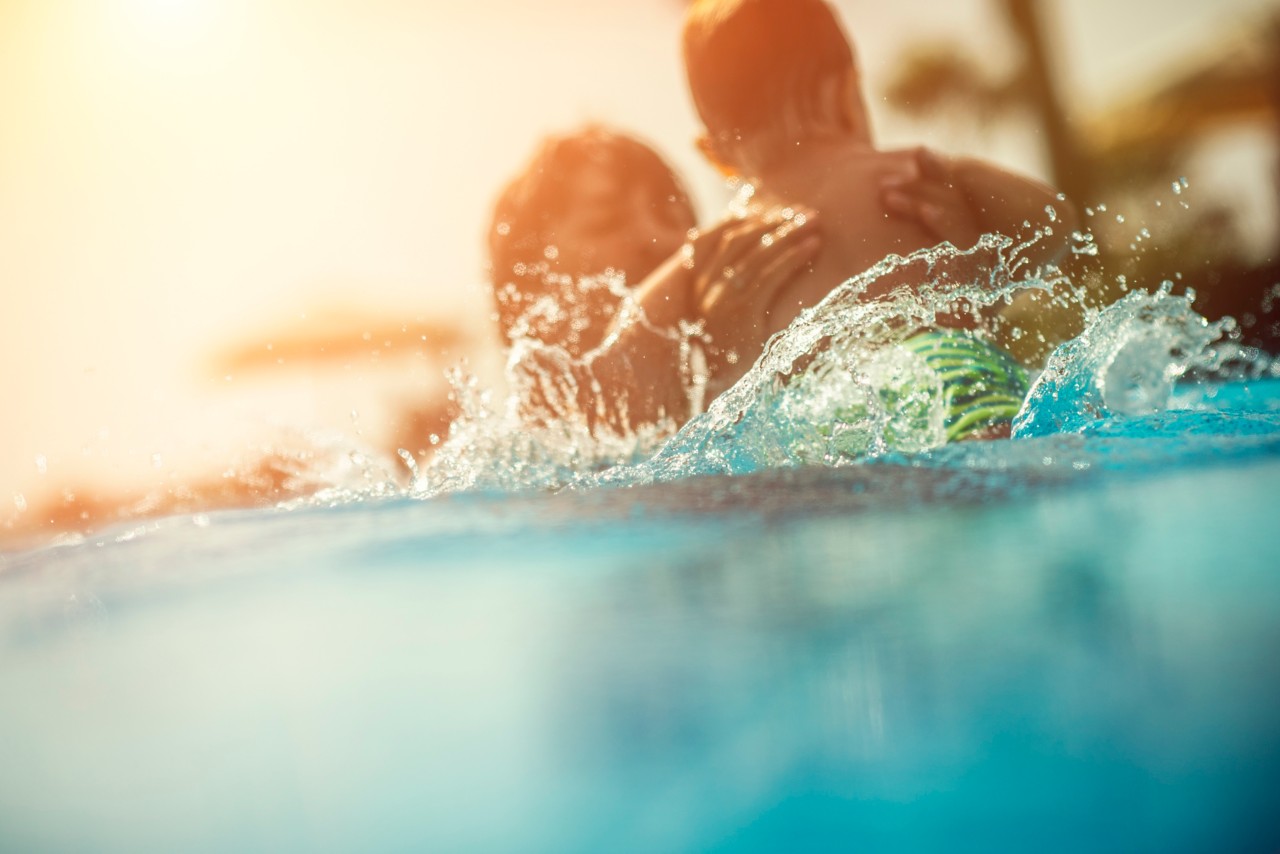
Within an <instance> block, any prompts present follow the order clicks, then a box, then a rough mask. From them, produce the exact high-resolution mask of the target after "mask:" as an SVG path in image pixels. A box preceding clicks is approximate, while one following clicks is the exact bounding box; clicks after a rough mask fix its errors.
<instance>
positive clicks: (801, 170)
mask: <svg viewBox="0 0 1280 854" xmlns="http://www.w3.org/2000/svg"><path fill="white" fill-rule="evenodd" d="M875 150H876V149H875V146H874V145H873V144H872V141H871V140H870V139H868V138H867V137H865V136H859V135H853V134H845V135H841V136H832V137H819V138H813V139H807V140H803V141H797V142H795V143H792V144H790V145H788V146H787V148H786V149H785V150H783V151H781V152H779V153H778V155H777V156H775V157H773V158H771V159H769V160H767V161H764V162H763V163H762V164H761V165H760V166H758V167H757V168H756V169H755V170H754V172H755V175H754V177H753V178H752V179H751V183H752V184H754V185H755V187H756V188H757V189H758V190H760V191H762V192H764V193H767V194H768V195H771V196H778V197H781V198H795V199H803V198H805V197H807V196H808V195H810V193H812V192H813V191H814V190H817V189H819V188H820V187H821V186H823V185H825V184H826V183H827V182H828V180H829V178H828V167H829V166H830V165H831V164H832V163H834V162H837V161H845V160H847V159H848V158H850V157H858V156H862V155H867V154H872V153H874V152H875Z"/></svg>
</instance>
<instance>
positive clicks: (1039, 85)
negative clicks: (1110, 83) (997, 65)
mask: <svg viewBox="0 0 1280 854" xmlns="http://www.w3.org/2000/svg"><path fill="white" fill-rule="evenodd" d="M1043 2H1044V0H1000V3H1001V5H1002V6H1003V7H1004V12H1005V15H1006V16H1007V17H1008V19H1009V23H1010V25H1011V26H1012V28H1013V33H1014V35H1015V37H1016V38H1017V39H1018V41H1019V43H1020V44H1021V46H1022V49H1023V56H1024V71H1023V73H1024V74H1025V75H1026V77H1025V79H1024V81H1023V82H1024V84H1025V85H1026V87H1027V88H1026V92H1027V95H1028V103H1029V106H1030V107H1031V109H1032V110H1034V111H1035V114H1036V119H1037V121H1038V123H1039V126H1040V127H1041V128H1042V133H1044V135H1045V145H1046V148H1047V149H1048V152H1049V161H1050V168H1051V169H1052V170H1053V182H1054V184H1055V185H1056V186H1057V187H1058V189H1060V190H1062V192H1064V193H1066V194H1067V197H1068V198H1070V199H1071V200H1072V201H1073V202H1075V203H1076V204H1077V205H1087V204H1092V203H1094V202H1095V201H1096V198H1095V190H1096V188H1095V186H1094V183H1095V182H1094V180H1093V170H1092V168H1091V166H1090V163H1089V161H1088V158H1087V157H1086V156H1085V155H1084V153H1083V152H1082V151H1081V149H1080V145H1079V144H1078V143H1077V141H1076V136H1075V133H1074V131H1073V130H1072V128H1071V125H1070V124H1069V123H1068V122H1067V116H1066V111H1065V109H1064V108H1063V105H1062V98H1061V95H1060V94H1059V91H1058V87H1057V85H1056V83H1055V81H1054V75H1053V68H1052V57H1051V55H1050V51H1049V47H1048V45H1047V43H1046V39H1045V27H1044V20H1043V15H1044V12H1043Z"/></svg>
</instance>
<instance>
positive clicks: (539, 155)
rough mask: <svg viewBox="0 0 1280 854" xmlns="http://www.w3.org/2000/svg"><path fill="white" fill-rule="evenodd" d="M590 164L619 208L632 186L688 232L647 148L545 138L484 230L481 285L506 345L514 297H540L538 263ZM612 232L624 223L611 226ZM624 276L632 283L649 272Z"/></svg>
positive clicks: (684, 196) (586, 132) (595, 135)
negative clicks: (614, 189) (605, 176)
mask: <svg viewBox="0 0 1280 854" xmlns="http://www.w3.org/2000/svg"><path fill="white" fill-rule="evenodd" d="M592 165H593V166H599V167H602V168H604V169H605V170H606V171H607V172H609V173H610V174H611V175H614V176H616V177H617V180H618V185H619V201H618V204H619V206H620V207H621V206H622V205H623V204H624V202H623V201H622V199H623V198H624V197H625V195H626V192H625V191H626V189H627V188H629V187H640V188H642V189H643V190H644V193H645V198H647V199H648V200H649V204H651V205H652V206H653V207H654V209H655V210H656V211H658V212H659V215H660V216H666V217H671V218H672V219H673V220H678V221H679V225H680V226H682V227H683V228H686V229H687V228H692V227H693V224H694V216H693V205H692V203H691V202H690V201H689V195H688V193H686V192H685V190H684V187H683V186H681V184H680V181H679V179H678V178H677V177H676V175H675V173H674V172H672V171H671V167H669V166H668V165H667V164H666V163H665V162H664V161H663V159H662V158H661V157H659V156H658V154H657V153H656V152H655V151H654V150H653V149H651V148H650V147H649V146H647V145H645V144H644V143H642V142H640V141H639V140H636V139H633V138H631V137H629V136H627V135H625V134H621V133H617V132H614V131H611V130H608V129H606V128H603V127H600V126H597V125H590V126H587V127H585V128H583V129H581V130H579V131H575V132H573V133H569V134H565V135H563V136H553V137H549V138H547V139H546V140H545V141H544V142H543V143H542V145H541V146H540V147H539V148H538V150H537V152H536V153H535V154H534V156H533V158H532V160H530V162H529V164H528V165H527V166H526V167H525V169H524V171H522V172H521V173H520V174H519V175H517V176H516V177H515V178H514V179H512V181H511V183H509V184H507V186H506V187H505V188H503V190H502V193H501V194H500V195H499V196H498V201H497V204H496V205H495V206H494V210H493V218H492V221H491V223H490V226H489V235H488V237H489V279H490V282H491V284H492V287H493V295H494V301H495V303H496V308H497V310H498V322H499V327H500V328H501V331H502V335H503V338H504V339H506V341H507V342H508V343H510V342H511V335H512V330H513V327H514V324H515V322H516V320H517V318H518V317H519V315H520V312H521V311H522V307H523V306H522V299H521V297H520V294H521V293H523V292H524V291H526V290H533V291H541V290H543V288H542V286H541V278H540V276H539V273H538V266H539V262H540V261H541V260H542V258H543V250H544V249H545V248H546V246H547V244H548V242H549V239H550V237H551V235H552V234H553V233H554V232H555V231H556V227H557V225H558V224H559V223H560V222H561V221H562V220H563V217H564V216H565V214H566V213H567V211H568V207H569V205H571V204H573V202H574V186H575V185H574V180H573V179H574V176H575V175H577V174H578V173H579V172H580V171H581V170H582V169H584V168H585V167H587V166H592ZM618 227H620V228H626V227H628V224H627V223H625V222H623V223H619V226H618ZM598 272H604V271H603V270H600V271H598ZM626 272H627V275H628V277H629V278H630V279H631V280H633V281H636V282H638V281H640V280H641V279H643V278H644V277H645V276H646V275H648V274H649V272H651V271H649V270H627V271H626ZM511 289H514V297H513V295H512V294H511V293H509V292H510V291H511ZM504 294H507V296H505V297H504Z"/></svg>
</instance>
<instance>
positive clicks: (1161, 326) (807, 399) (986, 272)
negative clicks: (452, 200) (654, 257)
mask: <svg viewBox="0 0 1280 854" xmlns="http://www.w3.org/2000/svg"><path fill="white" fill-rule="evenodd" d="M1099 210H1105V209H1104V208H1103V207H1102V206H1099ZM1042 237H1043V235H1037V237H1035V238H1033V239H1032V240H1030V241H1028V242H1027V243H1024V244H1015V243H1014V241H1012V240H1010V239H1009V238H1006V237H1002V236H998V235H987V236H985V237H983V238H982V239H981V240H980V241H979V242H978V243H977V245H975V246H974V247H973V248H972V249H969V250H958V249H956V248H954V247H952V246H950V245H949V244H943V245H940V246H938V247H934V248H932V249H927V250H922V251H919V252H916V253H913V254H912V255H909V256H906V257H901V256H890V257H888V258H885V259H884V260H883V261H881V262H880V263H879V264H877V265H875V266H874V267H873V268H871V269H869V270H867V271H866V272H864V273H863V274H861V275H859V276H856V277H854V278H852V279H850V280H848V281H847V282H845V283H844V284H842V285H841V286H839V287H837V288H835V289H834V290H833V291H832V292H831V293H830V294H829V295H828V296H827V297H826V299H824V300H823V301H822V302H821V303H819V304H818V305H816V306H813V307H811V308H809V309H806V310H805V311H803V312H801V314H800V315H799V316H798V317H797V318H796V319H795V321H794V322H793V323H792V324H791V325H790V326H789V327H788V328H787V329H785V330H784V331H782V332H780V333H779V334H777V335H775V336H774V337H773V338H772V339H771V340H770V341H769V342H768V343H767V344H766V346H765V348H764V352H763V353H762V355H761V356H760V358H759V359H758V360H757V362H756V363H755V365H754V366H753V367H752V368H751V369H750V370H749V371H748V372H747V373H746V374H745V375H744V376H743V377H742V379H741V380H740V381H739V382H737V383H736V384H735V385H734V386H733V387H731V388H730V389H728V390H727V391H726V392H724V393H723V394H722V395H720V396H719V397H718V398H717V399H716V400H714V401H713V402H712V403H711V405H710V407H709V408H707V409H706V410H705V411H703V412H701V413H700V414H697V415H695V416H694V417H693V418H692V419H690V420H689V421H688V422H687V423H686V424H684V426H683V427H682V428H680V429H679V430H678V431H677V430H676V427H677V426H678V425H677V424H676V423H675V421H674V419H664V420H661V421H660V422H659V423H657V424H653V425H650V426H648V427H646V428H644V429H642V430H639V431H632V430H630V429H627V428H625V427H621V426H620V425H621V424H625V423H626V422H627V420H628V419H627V418H626V417H625V416H626V412H627V401H626V394H627V391H626V390H625V389H619V388H616V387H613V386H611V385H610V384H608V383H606V382H603V381H601V380H600V379H599V378H598V377H596V376H595V374H594V373H593V372H592V370H591V364H592V363H591V356H590V354H587V355H586V356H582V357H577V356H574V355H571V354H570V353H569V351H568V350H567V349H566V348H564V347H559V346H548V345H546V344H545V343H540V342H537V341H534V340H531V339H525V340H520V341H517V342H516V344H515V345H514V346H513V348H512V351H511V358H510V360H509V362H508V380H509V383H510V385H511V387H512V389H513V390H514V391H513V393H512V394H509V395H506V396H502V395H497V394H495V393H493V392H492V391H489V390H486V389H483V388H481V387H480V386H479V384H478V383H477V382H476V381H475V379H474V378H470V377H467V376H465V375H463V374H461V373H459V374H456V375H455V376H454V377H453V379H452V381H453V385H454V394H455V399H456V401H457V402H458V404H459V406H460V408H461V410H462V413H463V414H462V416H461V417H460V418H459V419H458V421H457V422H456V423H455V424H454V426H453V429H452V430H451V433H450V436H449V439H448V440H447V442H446V443H445V444H444V445H443V446H442V447H441V449H440V451H439V452H438V453H437V454H436V456H435V457H434V458H433V459H432V460H431V462H430V463H429V464H428V465H426V466H425V467H423V469H422V470H421V471H420V472H415V474H414V481H413V485H412V488H411V490H410V491H411V494H413V495H415V496H419V497H429V496H434V495H440V494H444V493H450V492H457V491H466V490H485V491H512V490H520V489H548V488H550V489H556V488H561V487H565V486H572V487H575V488H590V487H596V486H603V485H637V484H646V483H655V482H670V481H674V480H679V479H683V478H687V477H691V476H696V475H707V474H747V473H750V472H754V471H758V470H761V469H766V468H778V467H790V466H801V465H823V466H843V465H850V464H857V463H862V462H866V461H869V460H874V459H877V458H879V457H882V456H884V455H886V454H898V455H902V454H906V455H911V454H920V453H925V452H929V451H931V450H934V449H937V448H940V447H941V446H943V445H944V444H945V443H946V434H945V431H944V429H943V423H944V420H945V416H946V408H947V401H946V393H945V390H944V389H943V387H942V384H941V382H940V380H939V379H938V377H937V375H936V373H935V372H934V371H932V370H930V369H929V367H928V366H927V365H926V364H925V363H924V361H923V360H922V359H920V358H919V357H918V356H916V355H915V354H913V353H911V352H909V351H908V350H907V349H906V348H903V347H899V346H897V345H898V344H899V343H901V342H902V341H903V340H905V339H906V338H907V337H909V336H910V335H911V334H913V333H914V332H915V331H918V330H922V329H929V328H933V327H935V326H937V325H938V324H939V323H940V322H943V323H945V320H944V319H945V318H946V317H947V316H951V317H953V318H954V317H956V316H960V317H961V318H963V319H966V320H967V321H968V322H969V323H970V324H971V325H973V326H974V327H975V328H976V332H975V334H976V335H977V336H979V337H982V338H985V339H987V340H989V341H993V342H997V343H999V342H1000V341H1001V338H1000V335H1001V334H1002V333H1001V332H1000V328H999V323H998V322H997V321H995V320H994V319H993V318H994V317H995V315H996V314H997V313H998V312H999V310H1000V309H1001V308H1003V306H1004V305H1006V304H1009V303H1012V302H1013V301H1014V300H1015V298H1020V297H1022V296H1024V295H1025V294H1026V293H1027V292H1029V291H1042V292H1045V293H1046V294H1047V295H1048V296H1049V297H1050V298H1051V299H1052V300H1055V301H1057V302H1063V301H1065V302H1066V303H1070V304H1073V305H1083V304H1084V303H1085V296H1086V294H1085V291H1086V287H1085V286H1084V285H1083V284H1080V283H1076V282H1072V281H1070V280H1068V279H1067V278H1066V277H1064V276H1062V275H1061V274H1060V273H1058V272H1057V270H1056V269H1053V268H1049V270H1048V271H1047V272H1046V271H1041V270H1037V271H1029V270H1028V269H1027V267H1028V261H1027V258H1026V255H1027V253H1026V250H1027V249H1028V247H1029V246H1031V245H1033V244H1034V243H1035V242H1036V241H1037V240H1039V239H1041V238H1042ZM1071 247H1072V250H1073V252H1074V254H1077V255H1080V254H1084V255H1094V254H1095V253H1096V244H1095V243H1094V241H1093V240H1092V239H1091V235H1089V234H1088V233H1085V234H1077V235H1075V236H1074V239H1073V241H1072V244H1071ZM1120 281H1121V287H1122V288H1126V287H1127V283H1125V282H1123V280H1122V277H1121V279H1120ZM886 282H889V283H892V284H894V285H895V287H892V288H891V289H889V290H888V293H887V294H886V295H885V296H883V297H880V298H876V299H867V298H866V296H865V295H866V294H867V293H868V292H884V291H885V290H886V288H885V283H886ZM561 284H562V285H563V284H565V283H561ZM873 284H874V285H876V287H875V288H874V289H873V288H872V287H871V286H872V285H873ZM601 286H603V287H608V288H609V289H610V291H611V292H612V293H614V294H617V295H620V296H622V297H623V301H622V303H621V307H620V308H619V318H620V321H621V323H622V324H623V325H625V324H629V323H634V324H647V319H646V318H645V317H644V314H643V312H642V311H641V310H640V308H639V306H637V305H636V304H635V303H634V302H631V301H630V300H629V298H627V292H626V290H625V287H624V286H623V283H622V282H621V281H619V280H610V281H608V282H604V283H601ZM1191 300H1192V296H1190V295H1184V296H1177V295H1174V294H1173V293H1172V290H1171V286H1170V285H1168V284H1167V283H1166V285H1165V286H1163V287H1162V288H1161V289H1160V290H1159V291H1158V292H1156V293H1146V292H1142V291H1133V292H1130V293H1128V295H1127V296H1125V297H1123V298H1122V299H1120V300H1119V301H1118V302H1116V303H1114V304H1112V305H1111V306H1110V307H1108V308H1106V309H1104V310H1102V311H1097V312H1092V313H1088V315H1089V316H1088V317H1087V325H1086V329H1085V331H1084V332H1083V334H1081V335H1080V336H1078V337H1077V338H1075V339H1073V340H1071V341H1069V342H1067V343H1066V344H1065V345H1063V346H1061V347H1059V348H1058V349H1057V350H1056V351H1054V352H1053V354H1052V355H1051V356H1050V357H1049V359H1048V362H1047V363H1046V364H1045V365H1044V369H1043V371H1042V372H1041V374H1040V376H1039V378H1038V380H1037V381H1036V383H1035V384H1034V386H1033V388H1032V391H1031V393H1030V394H1029V395H1028V398H1027V400H1026V402H1025V404H1024V406H1023V408H1022V410H1021V411H1020V412H1019V414H1018V416H1017V418H1016V420H1015V423H1014V429H1013V435H1014V437H1016V438H1029V437H1037V436H1046V435H1051V434H1061V433H1079V432H1082V431H1084V430H1086V428H1088V427H1090V425H1096V424H1097V423H1098V422H1100V421H1103V420H1106V419H1123V418H1133V417H1138V416H1145V415H1149V414H1151V413H1155V412H1159V411H1162V410H1164V409H1166V408H1168V407H1169V405H1170V402H1171V395H1172V392H1173V387H1174V384H1175V382H1176V381H1177V380H1178V379H1179V378H1180V377H1182V376H1184V375H1185V374H1186V373H1187V371H1188V370H1200V371H1208V372H1213V371H1220V370H1221V369H1222V367H1223V365H1224V364H1225V363H1226V362H1229V361H1230V360H1231V359H1230V357H1227V356H1224V353H1227V352H1230V351H1231V344H1230V336H1231V334H1232V332H1233V323H1232V321H1230V320H1229V319H1228V320H1223V321H1219V322H1216V323H1210V322H1208V321H1207V320H1205V319H1204V318H1203V317H1201V316H1200V315H1198V314H1196V313H1195V311H1194V310H1193V309H1192V307H1191ZM544 309H545V307H544V308H543V309H540V310H539V311H540V314H539V315H538V317H539V318H541V319H542V321H546V320H547V319H548V318H549V317H550V315H548V314H547V312H546V311H545V310H544ZM1082 311H1083V310H1082ZM571 313H572V312H571ZM567 317H568V316H566V318H567ZM566 318H560V319H561V320H566ZM570 325H572V323H570ZM650 330H651V331H652V332H653V333H655V334H663V335H669V336H671V337H672V341H673V343H674V344H678V345H679V346H680V347H681V348H682V363H683V364H684V366H685V371H684V374H685V376H684V379H685V389H684V391H685V392H686V394H687V395H688V396H689V399H690V400H694V399H696V397H697V396H698V392H699V388H698V383H699V381H700V378H699V372H698V370H697V369H696V366H695V365H694V362H695V361H696V359H695V356H696V354H697V352H698V349H699V345H700V343H702V342H701V337H700V333H699V330H697V329H696V328H695V329H685V330H681V331H680V332H679V333H672V332H670V331H665V330H658V329H654V328H652V327H650ZM1020 333H1023V330H1021V329H1013V330H1009V329H1005V330H1003V334H1004V335H1005V336H1007V338H1008V339H1011V340H1016V339H1017V338H1018V336H1019V334H1020ZM1236 349H1237V350H1238V349H1239V348H1236ZM1238 360H1239V359H1238V353H1237V361H1238ZM531 399H534V400H537V401H538V403H539V407H534V409H535V410H536V411H534V412H533V414H532V416H531V411H530V406H529V402H530V400H531ZM695 411H697V410H696V408H695ZM664 442H665V444H664Z"/></svg>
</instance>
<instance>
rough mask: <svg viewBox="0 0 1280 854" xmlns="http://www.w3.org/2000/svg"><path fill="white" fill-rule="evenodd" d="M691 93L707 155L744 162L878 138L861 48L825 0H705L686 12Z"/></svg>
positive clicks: (736, 166) (737, 166) (737, 164)
mask: <svg viewBox="0 0 1280 854" xmlns="http://www.w3.org/2000/svg"><path fill="white" fill-rule="evenodd" d="M684 60H685V71H686V74H687V75H688V81H689V91H690V94H691V95H692V96H693V102H694V105H695V106H696V107H697V110H698V114H699V116H701V118H702V122H703V125H704V126H705V127H706V130H707V136H706V138H705V139H704V140H703V141H702V145H703V150H704V153H706V154H707V155H708V156H710V157H711V158H712V159H714V160H717V161H719V162H720V163H721V164H722V165H723V166H725V167H727V168H729V169H731V170H735V171H736V170H741V169H742V168H743V167H744V166H745V164H743V163H742V162H741V161H742V159H743V156H742V155H743V154H744V153H745V151H746V150H750V152H751V158H752V159H753V160H757V161H759V160H760V159H762V158H764V159H769V158H770V157H773V156H776V155H777V154H778V153H780V151H781V147H782V146H791V147H794V146H795V145H796V144H797V143H802V142H804V141H806V140H811V139H815V138H819V137H823V136H833V135H845V134H850V133H853V134H858V135H861V136H864V137H865V136H869V130H868V128H867V120H866V114H865V108H864V107H863V105H862V97H861V93H860V90H859V87H858V75H857V70H856V65H855V63H854V57H853V50H852V48H851V47H850V44H849V40H848V38H847V37H846V36H845V33H844V30H843V29H842V28H841V26H840V22H839V21H838V20H837V19H836V16H835V13H834V12H833V11H832V9H831V7H830V6H829V5H828V4H827V3H826V2H824V0H695V2H694V3H693V5H692V6H691V7H690V9H689V12H688V14H687V16H686V17H685V25H684Z"/></svg>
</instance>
